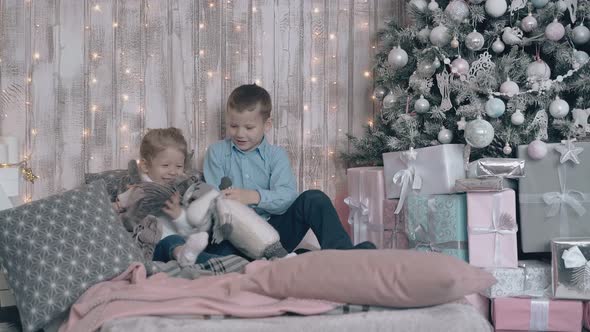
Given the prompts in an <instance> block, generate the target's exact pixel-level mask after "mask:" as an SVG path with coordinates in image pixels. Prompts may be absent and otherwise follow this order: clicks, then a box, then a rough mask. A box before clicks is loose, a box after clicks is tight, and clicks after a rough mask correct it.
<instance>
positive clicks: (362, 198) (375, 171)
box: [344, 167, 385, 244]
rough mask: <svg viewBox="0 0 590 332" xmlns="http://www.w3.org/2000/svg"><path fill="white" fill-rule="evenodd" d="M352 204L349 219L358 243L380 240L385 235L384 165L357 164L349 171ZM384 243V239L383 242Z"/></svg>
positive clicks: (347, 202)
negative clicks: (368, 165)
mask: <svg viewBox="0 0 590 332" xmlns="http://www.w3.org/2000/svg"><path fill="white" fill-rule="evenodd" d="M347 180H348V194H349V196H348V197H347V198H345V199H344V202H345V203H346V204H347V205H348V206H349V208H350V213H349V214H348V222H349V224H350V225H351V226H352V240H353V242H354V244H358V243H360V242H363V241H371V242H373V243H376V242H380V241H381V240H380V239H382V237H383V229H384V228H383V200H384V199H385V187H384V184H383V167H357V168H349V169H348V170H347ZM381 242H382V241H381Z"/></svg>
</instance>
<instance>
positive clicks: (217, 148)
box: [204, 84, 375, 252]
mask: <svg viewBox="0 0 590 332" xmlns="http://www.w3.org/2000/svg"><path fill="white" fill-rule="evenodd" d="M271 109H272V104H271V100H270V95H269V94H268V92H267V91H266V90H265V89H263V88H261V87H259V86H257V85H256V84H250V85H242V86H240V87H238V88H236V89H235V90H234V91H233V92H232V93H231V94H230V96H229V98H228V101H227V116H226V125H227V134H228V136H229V138H227V139H225V140H223V141H219V142H217V143H214V144H213V145H211V146H210V147H209V149H208V151H207V155H206V156H205V162H204V173H205V181H206V182H207V183H208V184H210V185H212V186H215V187H218V186H219V185H220V183H221V178H223V177H229V178H230V179H231V181H232V187H231V188H229V189H225V190H223V191H222V192H223V194H224V195H225V196H226V197H227V198H230V199H235V200H237V201H240V202H242V203H243V204H246V205H250V206H252V207H253V208H254V209H255V210H256V212H257V213H258V214H259V215H261V216H263V217H266V218H267V220H268V223H269V224H270V225H272V226H273V227H274V228H275V229H276V230H277V231H278V232H279V235H280V237H281V243H282V244H283V247H284V248H285V249H286V250H287V251H288V252H291V251H293V249H295V247H296V246H297V245H298V244H299V243H300V242H301V240H302V239H303V237H304V236H305V234H306V233H307V231H308V230H309V229H310V228H311V229H312V230H313V232H314V233H315V235H316V236H317V238H318V240H319V242H320V246H321V247H322V249H355V248H356V249H374V248H375V245H374V244H373V243H371V242H363V243H359V244H358V245H356V246H353V245H352V242H351V240H350V237H349V236H348V234H347V233H346V231H345V230H344V228H343V227H342V224H341V223H340V220H339V219H338V214H337V213H336V210H335V209H334V206H333V205H332V202H331V201H330V199H329V198H328V197H327V196H326V195H325V194H324V193H323V192H321V191H319V190H308V191H306V192H303V193H302V194H301V195H298V193H297V186H296V183H295V176H294V175H293V171H292V170H291V166H290V162H289V156H288V155H287V153H286V152H285V150H284V149H282V148H280V147H278V146H275V145H271V144H270V143H268V142H267V141H266V138H265V137H264V134H265V132H267V131H268V130H269V129H270V127H271V124H272V123H271V119H270V113H271Z"/></svg>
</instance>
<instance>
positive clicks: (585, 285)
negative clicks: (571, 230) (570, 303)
mask: <svg viewBox="0 0 590 332" xmlns="http://www.w3.org/2000/svg"><path fill="white" fill-rule="evenodd" d="M551 258H552V259H551V264H552V265H553V266H552V271H553V273H552V286H553V296H554V297H556V298H561V299H582V300H590V262H589V261H588V259H589V258H590V238H556V239H553V240H552V241H551Z"/></svg>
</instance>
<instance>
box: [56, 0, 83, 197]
mask: <svg viewBox="0 0 590 332" xmlns="http://www.w3.org/2000/svg"><path fill="white" fill-rule="evenodd" d="M56 3H57V4H58V7H59V8H56V10H59V11H58V12H57V15H58V16H57V19H56V22H55V23H56V24H57V26H56V29H55V30H56V31H57V35H56V36H54V38H56V45H57V46H58V47H57V48H56V61H57V72H58V74H59V76H58V82H57V83H58V85H57V94H58V95H57V109H56V112H57V115H56V116H57V119H58V121H57V122H56V132H55V135H56V143H55V145H56V148H57V151H56V153H57V155H56V166H57V169H56V174H55V176H56V189H58V188H59V190H66V189H72V188H74V187H76V186H78V185H79V184H80V182H81V181H82V180H83V176H84V167H85V163H86V159H85V157H84V155H83V154H82V153H81V151H83V150H84V128H85V127H84V111H85V102H84V98H85V96H84V92H85V89H86V87H85V80H84V52H81V50H83V49H84V29H83V27H84V2H83V1H75V2H71V3H70V1H67V0H60V1H57V2H56Z"/></svg>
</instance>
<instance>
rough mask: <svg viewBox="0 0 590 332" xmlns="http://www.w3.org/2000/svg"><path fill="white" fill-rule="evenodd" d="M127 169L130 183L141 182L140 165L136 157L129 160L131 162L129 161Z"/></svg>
mask: <svg viewBox="0 0 590 332" xmlns="http://www.w3.org/2000/svg"><path fill="white" fill-rule="evenodd" d="M127 171H128V172H129V184H138V183H140V182H141V175H140V173H139V166H138V165H137V161H136V160H135V159H131V160H129V163H127Z"/></svg>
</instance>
